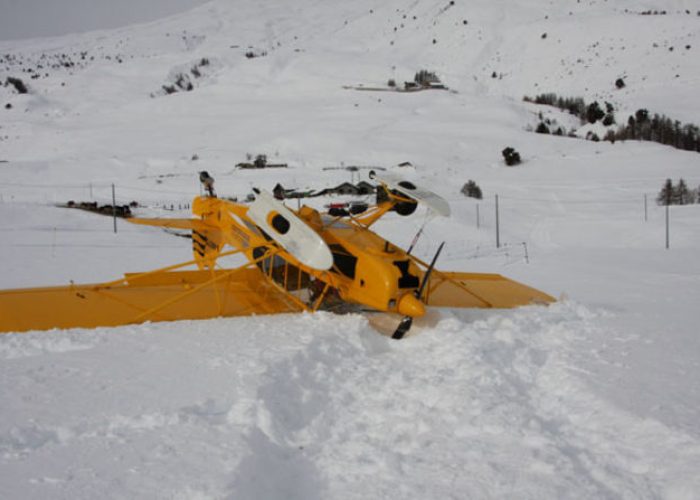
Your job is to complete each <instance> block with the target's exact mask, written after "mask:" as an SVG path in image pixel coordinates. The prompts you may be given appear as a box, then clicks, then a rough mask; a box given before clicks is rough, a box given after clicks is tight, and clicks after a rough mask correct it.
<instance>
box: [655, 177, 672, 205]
mask: <svg viewBox="0 0 700 500" xmlns="http://www.w3.org/2000/svg"><path fill="white" fill-rule="evenodd" d="M672 200H673V182H672V181H671V179H666V182H665V183H664V187H662V188H661V191H659V194H658V196H657V197H656V203H657V204H658V205H670V204H671V202H672Z"/></svg>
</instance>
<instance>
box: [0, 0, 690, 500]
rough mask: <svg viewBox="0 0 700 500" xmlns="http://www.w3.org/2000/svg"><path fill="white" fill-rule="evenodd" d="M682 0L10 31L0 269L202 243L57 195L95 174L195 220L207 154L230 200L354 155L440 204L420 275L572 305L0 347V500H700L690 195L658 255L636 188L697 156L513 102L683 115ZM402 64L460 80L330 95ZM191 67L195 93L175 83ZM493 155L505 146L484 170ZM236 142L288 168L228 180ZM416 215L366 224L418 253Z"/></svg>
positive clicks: (387, 6) (419, 216)
mask: <svg viewBox="0 0 700 500" xmlns="http://www.w3.org/2000/svg"><path fill="white" fill-rule="evenodd" d="M75 5H78V3H76V4H75ZM649 9H652V10H653V9H658V10H662V9H663V10H666V11H667V13H666V14H665V15H649V16H647V15H641V12H643V11H646V10H649ZM699 9H700V6H699V5H697V4H696V2H691V1H671V0H667V1H659V2H657V3H654V4H650V3H648V2H642V1H632V0H625V1H618V2H594V1H589V2H573V1H570V2H569V1H567V2H553V1H547V0H528V1H523V2H518V3H517V5H516V4H514V3H513V2H505V1H481V0H479V1H473V2H459V1H456V2H455V3H454V5H452V4H450V2H449V1H446V2H441V3H436V2H429V1H425V0H416V1H413V2H398V1H385V2H376V1H370V0H360V1H356V2H338V1H323V2H321V1H312V0H300V1H296V2H273V1H263V2H261V1H253V0H241V1H236V2H231V1H224V0H215V1H211V2H207V3H205V4H203V5H201V6H199V7H197V8H195V9H192V10H190V11H187V12H181V13H179V14H175V15H173V16H171V17H168V18H164V19H160V20H155V21H153V20H152V18H148V17H142V18H140V19H139V20H140V21H143V23H142V24H138V25H133V26H126V27H123V28H118V29H114V30H109V31H99V32H87V33H83V34H79V35H69V36H62V37H56V38H46V39H40V38H35V39H29V40H20V41H4V42H0V80H1V81H3V82H4V81H5V79H6V77H8V76H14V77H21V78H22V79H23V80H24V81H25V82H26V83H27V84H28V85H29V87H30V93H29V94H25V95H18V94H16V93H15V92H13V91H12V89H11V88H10V87H8V86H4V87H0V162H1V163H0V234H2V236H3V237H2V238H0V262H2V263H3V264H2V273H0V288H12V287H24V286H37V285H49V284H65V283H67V282H69V281H70V280H74V281H75V282H95V281H102V280H108V279H112V278H115V277H117V276H119V275H121V274H122V273H123V272H126V271H139V270H145V269H151V268H154V267H158V266H161V265H167V264H169V263H173V262H178V261H182V260H186V259H188V258H189V255H190V253H189V245H188V244H187V241H186V240H182V239H180V238H174V237H173V236H171V235H168V234H166V233H163V232H159V231H157V230H155V229H153V228H148V227H141V226H130V225H128V224H126V223H123V222H122V221H120V222H119V232H118V233H117V234H114V233H113V232H112V222H111V220H109V219H107V218H102V217H100V216H96V215H91V214H88V213H84V212H78V211H68V210H65V209H60V208H57V207H55V206H54V204H55V203H64V202H66V201H68V200H71V199H72V200H78V201H90V200H95V201H99V202H108V201H110V199H111V185H112V184H113V183H114V184H115V186H116V192H117V198H118V201H119V202H120V203H127V202H129V201H131V200H137V201H138V202H139V203H141V204H142V205H144V206H145V208H142V209H141V210H142V212H143V213H146V214H148V215H160V216H183V215H185V214H186V213H187V210H186V209H185V208H184V207H185V205H186V204H187V203H189V202H190V200H191V198H192V197H193V196H195V195H197V194H198V192H199V187H198V184H197V179H196V173H197V171H199V170H207V171H209V172H210V173H211V174H212V175H213V176H214V177H215V179H216V181H217V185H216V187H217V191H218V192H219V193H221V194H225V195H230V196H238V197H244V196H246V195H247V194H248V193H250V192H251V189H252V187H261V188H266V189H271V188H272V187H273V186H274V185H275V184H276V183H277V182H281V183H282V184H283V185H284V186H285V187H296V188H300V189H301V188H304V189H306V188H312V189H320V188H324V187H329V186H332V185H336V184H338V183H339V182H341V181H347V180H350V175H349V173H348V172H346V171H343V170H323V168H324V167H329V166H339V165H341V164H345V165H366V166H384V167H388V168H389V169H390V170H391V171H393V172H394V173H397V174H401V175H405V176H407V177H409V178H411V179H413V180H416V181H420V182H422V183H424V184H426V185H427V186H428V187H429V188H430V189H432V190H434V191H436V192H438V193H441V194H442V195H444V196H445V197H446V198H447V199H449V200H450V202H451V204H452V211H453V215H452V217H451V218H449V219H435V220H433V221H431V223H430V224H429V225H428V226H427V228H426V232H425V235H424V237H423V239H422V240H421V242H420V243H419V245H418V247H417V253H418V254H419V255H420V256H422V257H427V256H430V255H432V254H433V253H434V251H435V249H436V247H437V245H438V244H439V242H440V241H443V240H444V241H446V242H447V244H446V247H445V251H444V252H443V254H442V256H441V259H440V262H439V265H438V267H440V268H442V269H446V270H475V271H486V272H498V273H502V274H505V275H507V276H510V277H512V278H515V279H518V280H520V281H523V282H525V283H528V284H531V285H533V286H535V287H537V288H540V289H542V290H544V291H546V292H548V293H550V294H552V295H555V296H557V297H561V299H562V300H561V301H560V302H559V303H557V304H555V305H554V306H552V307H549V308H537V307H533V308H524V309H521V310H517V311H436V312H434V313H433V314H432V315H431V318H430V319H429V320H427V321H424V322H423V323H422V325H421V326H420V327H419V328H416V331H415V332H414V334H413V335H411V336H410V337H408V338H407V339H405V341H402V342H399V343H397V342H390V341H389V340H388V339H386V338H384V337H381V336H379V335H378V334H377V333H376V332H374V331H373V330H372V329H371V328H370V326H369V324H368V320H367V318H365V317H363V316H357V315H349V316H342V317H336V316H332V315H327V314H320V315H300V316H289V317H265V318H243V319H217V320H211V321H205V322H183V323H173V324H147V325H141V326H131V327H123V328H116V329H99V330H95V331H84V330H74V331H63V332H32V333H28V334H21V335H19V334H10V335H3V336H1V337H0V357H1V358H2V361H1V362H0V373H1V374H2V376H1V377H0V381H1V382H0V401H2V404H1V405H0V497H2V498H92V497H95V496H97V495H100V496H107V497H113V498H133V497H137V498H299V499H302V498H304V499H308V498H443V497H448V498H504V497H513V496H515V497H518V498H668V499H693V498H700V496H699V493H698V492H700V482H699V480H698V477H699V476H698V474H697V471H698V470H700V425H698V422H699V421H700V383H698V381H699V380H700V362H698V359H699V355H700V340H699V339H698V337H697V335H696V330H697V328H696V323H697V321H696V316H697V315H696V309H697V304H698V303H700V263H699V262H698V259H697V253H698V248H699V247H700V231H698V229H699V226H700V205H693V206H684V207H672V209H671V249H670V250H666V249H665V248H664V243H665V241H664V231H665V230H664V215H665V214H664V211H663V209H662V208H660V207H657V206H656V205H655V204H654V198H655V195H656V193H657V192H658V190H659V189H660V187H661V185H662V183H663V181H664V180H665V179H666V178H672V179H674V181H675V180H677V179H678V178H680V177H683V178H684V179H685V180H686V181H687V182H688V185H689V186H690V187H692V188H695V187H697V186H698V185H700V173H699V170H698V167H700V156H698V154H697V153H688V152H682V151H678V150H674V149H671V148H668V147H665V146H661V145H658V144H652V143H637V142H632V141H630V142H627V143H619V142H618V143H616V144H609V143H593V142H590V141H583V140H579V139H572V138H557V137H552V136H542V135H538V134H533V133H532V132H528V131H527V128H528V126H532V125H535V124H536V123H537V113H538V112H540V111H543V112H545V113H550V114H551V115H552V116H556V117H557V119H558V120H560V121H562V120H567V119H568V120H570V118H567V117H565V116H563V115H562V114H557V113H555V112H554V111H552V110H545V109H542V108H540V107H537V106H534V105H532V104H528V103H525V102H522V97H523V96H524V95H535V94H537V93H540V92H556V93H557V94H559V95H563V96H582V97H584V98H586V99H587V100H589V101H590V100H593V99H599V100H601V101H602V100H605V101H610V102H612V103H613V104H614V105H615V106H616V108H617V109H618V110H619V111H618V119H619V120H620V121H623V120H624V119H625V117H626V114H629V113H632V112H634V111H635V110H636V109H638V108H640V107H646V108H648V109H649V110H650V111H651V112H652V113H653V112H658V113H665V114H667V115H668V116H670V117H672V118H674V119H678V120H681V121H683V122H693V123H696V124H697V123H700V113H699V111H700V104H699V103H698V101H697V99H695V95H696V94H697V82H698V79H699V78H700V63H699V62H698V61H699V60H700V59H699V58H698V57H696V54H695V53H696V51H697V50H700V40H698V37H699V35H700V16H698V15H697V11H698V10H699ZM686 10H687V11H688V12H686ZM545 33H546V36H544V37H543V35H544V34H545ZM670 47H673V50H670ZM686 47H689V48H686ZM247 52H254V53H255V54H256V55H259V56H260V57H254V58H247V57H246V56H245V54H246V53H247ZM262 54H266V55H262ZM203 59H204V60H206V61H207V63H206V64H203V63H202V60H203ZM39 66H41V68H39ZM193 67H197V68H199V69H200V73H201V76H200V77H198V78H197V77H194V74H193V73H192V72H191V70H192V68H193ZM29 68H31V69H32V72H31V73H30V72H28V69H29ZM419 69H429V70H434V71H436V72H437V73H438V75H439V76H440V77H441V79H442V80H443V82H444V83H445V84H446V85H447V86H448V87H449V88H450V91H427V92H417V93H392V92H370V91H355V90H351V89H347V88H344V87H346V86H355V85H365V86H383V85H385V84H386V82H387V80H388V79H389V78H394V79H395V80H396V81H397V82H399V83H401V82H403V81H405V80H411V79H412V78H413V75H414V73H415V72H416V71H418V70H419ZM494 72H495V73H496V75H497V77H496V78H492V74H493V73H494ZM181 73H187V74H188V75H189V78H190V80H191V81H192V83H193V86H194V90H193V91H191V92H177V93H175V94H172V95H166V94H165V92H163V86H164V85H172V84H173V83H174V82H175V81H176V80H177V77H178V75H179V74H181ZM32 74H37V75H40V76H38V77H36V78H32ZM620 77H624V78H625V81H626V83H627V86H626V87H625V88H624V89H621V90H617V89H616V88H615V85H614V82H615V80H616V79H617V78H620ZM6 104H10V105H11V106H10V107H9V109H7V108H6V106H5V105H6ZM567 126H569V125H567ZM506 146H512V147H515V148H516V149H517V150H518V151H520V153H521V155H522V156H523V159H524V163H523V164H522V165H521V166H519V167H516V168H507V167H505V166H504V165H503V163H502V158H501V150H502V149H503V148H504V147H506ZM248 153H249V154H257V153H266V154H268V155H269V156H270V158H271V159H272V160H275V161H282V162H287V163H289V164H290V168H289V169H282V170H274V171H273V170H269V171H241V170H236V169H234V165H235V164H236V163H237V162H239V161H243V160H245V156H246V154H248ZM195 155H196V157H195ZM195 158H196V159H195ZM402 161H410V162H411V163H413V165H415V168H414V169H399V168H394V167H392V166H393V165H397V164H398V163H400V162H402ZM363 172H366V171H363ZM468 179H474V180H476V181H477V183H478V184H479V185H480V186H481V188H482V189H483V191H484V193H485V199H484V200H483V201H481V202H479V204H478V210H479V216H480V219H479V227H477V224H476V214H477V203H476V202H475V200H472V199H467V198H465V197H464V196H463V195H462V194H460V192H459V190H460V189H461V187H462V185H463V184H464V183H465V182H466V181H467V180H468ZM495 194H498V195H499V212H500V227H501V235H500V239H501V242H502V243H504V246H503V247H502V248H500V249H497V248H496V247H495V220H494V212H495V207H494V195H495ZM645 195H647V199H648V213H647V220H646V221H645V213H644V196H645ZM328 201H329V200H328V199H325V200H317V201H316V202H315V203H316V204H317V206H320V205H322V204H323V203H327V202H328ZM171 206H172V208H173V210H172V211H171V210H166V209H164V207H167V208H170V207H171ZM424 218H425V217H424V212H423V211H422V210H419V211H418V212H417V213H416V214H415V215H414V216H412V217H410V218H405V219H404V218H399V217H398V216H391V217H388V218H387V220H386V221H382V222H381V223H380V224H378V225H377V227H378V230H379V231H380V232H381V233H382V234H383V235H384V236H386V237H387V238H389V239H390V240H391V241H394V242H395V243H397V244H400V245H404V246H406V245H408V244H409V243H410V241H411V240H412V238H413V235H414V234H415V232H416V231H417V230H418V229H419V228H420V226H421V225H422V223H423V221H424Z"/></svg>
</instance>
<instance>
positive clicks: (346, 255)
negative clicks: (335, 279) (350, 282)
mask: <svg viewBox="0 0 700 500" xmlns="http://www.w3.org/2000/svg"><path fill="white" fill-rule="evenodd" d="M329 247H330V249H331V253H332V254H333V270H335V269H337V270H338V271H339V272H340V273H341V274H343V275H344V276H347V277H348V278H350V279H355V268H356V267H357V257H355V256H354V255H352V254H351V253H350V252H348V251H347V250H346V249H345V248H344V247H343V246H342V245H338V244H337V243H334V244H332V245H329Z"/></svg>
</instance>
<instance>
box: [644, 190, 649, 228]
mask: <svg viewBox="0 0 700 500" xmlns="http://www.w3.org/2000/svg"><path fill="white" fill-rule="evenodd" d="M648 220H649V218H648V217H647V195H646V193H644V222H647V221H648Z"/></svg>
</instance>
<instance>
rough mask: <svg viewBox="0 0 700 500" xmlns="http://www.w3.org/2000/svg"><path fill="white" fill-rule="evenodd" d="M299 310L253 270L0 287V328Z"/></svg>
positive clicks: (115, 323)
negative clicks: (34, 286) (50, 285)
mask: <svg viewBox="0 0 700 500" xmlns="http://www.w3.org/2000/svg"><path fill="white" fill-rule="evenodd" d="M299 311H301V307H300V306H299V305H298V304H296V303H294V302H293V301H292V300H291V299H290V298H289V297H288V296H287V295H286V294H285V293H283V292H282V291H280V290H279V289H278V288H277V287H276V286H275V285H273V284H272V283H270V281H268V280H266V279H265V278H264V277H263V276H262V273H261V272H260V271H259V270H258V269H257V268H247V269H239V270H236V271H235V272H234V273H231V272H230V271H220V270H217V271H177V272H168V273H157V274H153V275H148V276H144V275H136V274H133V275H126V276H125V281H124V282H122V283H119V284H116V285H114V284H107V285H100V284H96V285H74V286H64V287H45V288H26V289H17V290H4V291H0V332H23V331H27V330H48V329H52V328H76V327H82V328H95V327H98V326H119V325H126V324H131V323H142V322H145V321H175V320H182V319H207V318H214V317H218V316H247V315H251V314H275V313H286V312H299Z"/></svg>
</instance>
